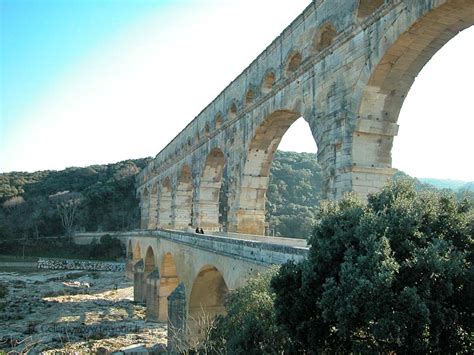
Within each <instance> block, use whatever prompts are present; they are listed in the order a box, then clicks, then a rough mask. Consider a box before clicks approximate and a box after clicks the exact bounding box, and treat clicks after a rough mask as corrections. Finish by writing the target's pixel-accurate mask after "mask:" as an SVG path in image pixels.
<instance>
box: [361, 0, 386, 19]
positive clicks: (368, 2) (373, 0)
mask: <svg viewBox="0 0 474 355" xmlns="http://www.w3.org/2000/svg"><path fill="white" fill-rule="evenodd" d="M384 2H385V1H384V0H359V5H358V7H357V17H358V18H359V19H363V18H365V17H367V16H370V15H372V14H373V13H374V12H375V11H376V10H377V9H378V8H379V7H380V6H382V5H383V4H384Z"/></svg>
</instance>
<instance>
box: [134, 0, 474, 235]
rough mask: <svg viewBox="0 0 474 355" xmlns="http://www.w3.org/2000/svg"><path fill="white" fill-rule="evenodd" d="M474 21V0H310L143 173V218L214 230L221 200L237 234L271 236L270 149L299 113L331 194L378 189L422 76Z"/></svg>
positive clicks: (147, 223)
mask: <svg viewBox="0 0 474 355" xmlns="http://www.w3.org/2000/svg"><path fill="white" fill-rule="evenodd" d="M249 11H251V9H249ZM269 14H271V11H269ZM473 24H474V1H473V0H385V1H384V0H315V1H313V2H311V4H310V5H309V6H308V7H307V8H306V9H305V10H304V11H303V13H302V14H301V15H299V16H298V17H297V18H296V19H295V20H294V21H293V22H292V23H291V24H290V25H289V26H288V27H287V28H286V29H285V30H284V31H283V32H282V33H281V35H280V36H279V37H277V38H276V39H275V40H274V41H273V42H272V43H271V44H270V45H269V46H268V47H267V48H266V49H265V50H264V51H263V52H262V53H261V54H260V55H259V56H258V57H257V58H256V59H255V60H254V61H253V62H252V63H251V64H250V65H249V66H248V67H247V68H246V69H245V70H244V71H243V72H242V73H241V74H240V75H239V76H238V77H237V78H236V79H235V80H234V81H233V82H231V83H230V84H229V85H228V86H227V87H226V88H225V89H224V90H223V91H222V92H221V93H220V94H219V96H217V97H216V98H215V99H214V101H212V102H211V103H210V104H209V105H208V106H207V107H206V108H205V109H204V110H203V111H202V112H201V113H200V114H199V115H198V116H197V117H196V118H195V119H194V120H192V121H191V122H190V123H189V124H188V126H187V127H186V128H185V129H183V131H182V132H181V133H180V134H178V136H176V137H175V138H174V139H173V140H172V141H171V142H170V143H169V144H168V145H167V146H166V147H165V148H164V149H163V150H162V151H161V152H160V153H159V154H158V155H157V156H156V157H155V159H154V160H153V161H152V162H151V163H150V164H149V165H148V166H147V167H146V168H145V169H144V171H142V173H141V174H140V175H139V177H138V190H137V191H138V192H137V193H138V195H139V196H140V201H141V213H142V227H143V228H148V229H154V228H156V227H162V228H170V227H171V228H175V229H182V228H186V227H187V226H188V224H189V223H192V225H199V226H202V227H203V228H204V230H206V231H212V230H217V229H219V198H221V199H225V200H223V201H222V204H223V205H225V207H226V208H225V213H223V216H222V217H221V219H224V223H225V226H226V229H227V230H228V231H231V232H241V233H249V234H263V233H264V226H265V211H264V209H265V193H266V189H267V185H268V181H269V171H270V166H271V163H272V159H273V155H274V153H275V151H276V149H277V147H278V144H279V142H280V140H281V138H282V136H283V134H284V133H285V132H286V130H287V129H288V127H289V126H290V125H291V124H292V123H293V122H294V121H295V120H296V119H298V118H299V117H301V116H302V117H303V118H304V119H305V120H306V121H307V122H308V123H309V126H310V128H311V132H312V134H313V137H314V139H315V141H316V144H317V147H318V154H317V157H318V162H319V164H320V165H321V167H322V171H323V174H324V191H323V192H324V195H325V196H326V197H327V198H329V199H337V198H339V197H340V196H341V195H342V194H343V193H344V192H347V191H353V192H355V193H357V194H359V195H361V196H363V197H364V196H366V195H367V194H368V193H371V192H374V191H377V190H378V189H380V187H382V186H383V185H384V184H385V182H386V180H387V178H389V177H391V176H392V174H393V170H392V166H391V149H392V143H393V138H394V136H395V135H396V134H397V130H398V126H397V119H398V114H399V112H400V109H401V106H402V104H403V101H404V99H405V97H406V95H407V92H408V90H409V89H410V87H411V85H412V83H413V81H414V79H415V77H416V75H417V74H418V73H419V71H420V70H421V68H422V67H423V66H424V65H425V63H426V62H427V61H428V60H429V59H430V58H431V57H432V55H433V54H434V53H436V51H438V49H439V48H441V47H442V46H443V45H444V44H445V43H446V42H448V41H449V40H450V39H451V38H452V37H454V36H455V35H456V34H457V33H458V32H459V31H461V30H463V29H465V28H467V27H469V26H471V25H473ZM190 94H192V93H190ZM223 181H225V186H224V188H223V189H221V188H222V187H223V186H222V185H223V184H222V182H223ZM221 190H222V191H223V192H222V193H220V191H221Z"/></svg>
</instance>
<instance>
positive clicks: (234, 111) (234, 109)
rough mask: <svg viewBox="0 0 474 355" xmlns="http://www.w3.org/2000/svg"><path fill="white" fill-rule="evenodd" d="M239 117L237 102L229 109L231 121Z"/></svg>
mask: <svg viewBox="0 0 474 355" xmlns="http://www.w3.org/2000/svg"><path fill="white" fill-rule="evenodd" d="M236 117H237V105H236V104H235V102H233V103H232V105H230V107H229V119H230V120H233V119H234V118H236Z"/></svg>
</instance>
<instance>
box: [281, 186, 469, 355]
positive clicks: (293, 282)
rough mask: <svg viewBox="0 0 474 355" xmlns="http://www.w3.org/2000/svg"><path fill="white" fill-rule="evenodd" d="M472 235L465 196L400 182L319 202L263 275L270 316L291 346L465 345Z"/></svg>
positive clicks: (315, 349)
mask: <svg viewBox="0 0 474 355" xmlns="http://www.w3.org/2000/svg"><path fill="white" fill-rule="evenodd" d="M473 236H474V223H473V205H472V201H468V200H464V201H459V200H457V199H456V197H455V196H454V195H451V194H447V193H440V192H433V191H424V192H419V191H416V189H415V188H414V186H413V184H410V183H407V182H396V183H394V184H393V185H391V186H389V187H387V188H385V189H383V191H381V192H380V193H378V194H376V195H373V196H371V197H369V201H368V204H367V205H364V204H363V203H361V202H360V201H358V200H357V199H355V198H354V197H346V198H345V199H343V200H342V201H340V202H338V203H333V204H329V205H327V206H326V207H325V208H323V209H322V210H321V219H320V222H319V223H318V224H317V225H316V227H315V229H314V232H313V236H312V238H311V239H310V245H311V249H310V255H309V258H308V259H307V260H306V261H305V262H303V263H300V264H294V263H288V264H286V265H284V266H283V267H282V268H281V269H280V272H279V274H278V275H277V276H275V278H274V279H273V280H272V287H273V289H274V290H275V292H276V299H275V302H274V304H275V310H276V318H277V320H278V322H279V324H280V325H281V326H282V327H283V329H284V330H285V331H286V332H287V333H288V334H289V335H290V337H291V339H292V341H293V342H294V343H295V344H296V349H297V350H298V351H301V352H304V351H306V352H310V353H321V352H339V353H349V352H356V353H359V352H362V353H367V352H383V353H388V352H396V353H414V352H420V353H428V352H439V353H467V352H469V351H470V350H472V346H473V339H472V334H473V327H472V325H473V312H474V309H473V303H472V296H473V279H474V273H473V269H472V261H473V252H472V251H473Z"/></svg>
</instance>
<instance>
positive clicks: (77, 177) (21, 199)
mask: <svg viewBox="0 0 474 355" xmlns="http://www.w3.org/2000/svg"><path fill="white" fill-rule="evenodd" d="M150 160H151V158H145V159H135V160H126V161H123V162H119V163H115V164H108V165H93V166H89V167H86V168H68V169H65V170H62V171H38V172H34V173H24V172H11V173H5V174H0V240H1V239H9V238H17V237H24V236H27V237H38V236H54V235H61V234H63V233H64V230H65V228H64V226H63V225H62V221H61V218H60V215H59V213H58V205H60V204H64V203H73V202H75V201H79V202H78V211H77V223H76V227H75V229H76V230H83V231H117V230H129V229H134V228H137V227H138V224H139V215H140V214H139V201H138V200H137V198H136V196H135V177H136V175H137V174H138V173H139V172H140V171H141V170H142V169H143V168H144V167H145V166H146V165H147V164H148V162H149V161H150ZM398 178H403V179H412V180H413V181H414V183H415V185H416V187H417V188H418V189H424V190H432V189H435V188H451V189H456V191H455V193H456V194H457V195H458V196H460V197H462V196H468V197H472V198H474V182H465V181H452V180H438V179H415V178H411V177H410V176H408V175H407V174H405V173H403V172H401V171H399V172H397V173H396V175H395V179H398ZM322 185H323V181H322V176H321V169H320V167H319V165H318V163H317V159H316V154H311V153H294V152H283V151H277V152H276V154H275V157H274V160H273V163H272V168H271V172H270V182H269V186H268V190H267V202H266V220H267V222H268V227H269V233H270V234H271V235H275V236H285V237H307V236H309V235H310V234H311V230H312V228H313V226H314V223H315V222H316V220H317V215H318V209H319V201H320V200H321V198H322V196H321V189H322ZM223 196H225V194H223ZM223 203H224V200H223Z"/></svg>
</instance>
